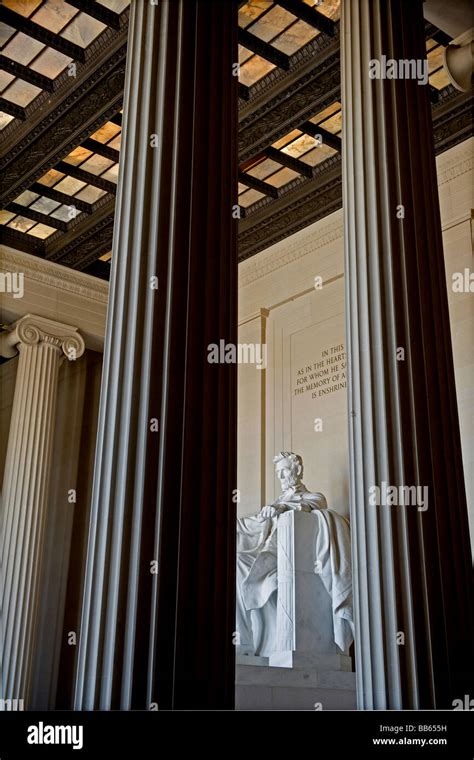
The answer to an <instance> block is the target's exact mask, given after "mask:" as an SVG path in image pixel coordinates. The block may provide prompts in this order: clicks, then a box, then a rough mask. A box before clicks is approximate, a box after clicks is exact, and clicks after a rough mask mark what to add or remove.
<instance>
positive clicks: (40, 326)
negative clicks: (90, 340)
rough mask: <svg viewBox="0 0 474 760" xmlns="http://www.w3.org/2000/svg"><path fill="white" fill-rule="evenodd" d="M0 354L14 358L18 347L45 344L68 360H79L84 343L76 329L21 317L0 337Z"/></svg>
mask: <svg viewBox="0 0 474 760" xmlns="http://www.w3.org/2000/svg"><path fill="white" fill-rule="evenodd" d="M0 340H1V343H0V353H1V355H2V356H4V357H6V358H10V357H12V356H15V354H16V353H17V351H18V350H19V346H20V345H26V346H34V345H39V344H41V343H46V344H48V345H50V346H53V347H54V348H56V349H57V350H58V351H60V352H61V353H63V354H64V355H65V356H66V357H67V358H68V359H79V358H80V357H81V356H82V354H83V353H84V350H85V343H84V339H83V337H82V335H81V334H80V333H79V329H78V328H77V327H72V326H71V325H65V324H62V323H61V322H55V321H53V320H52V319H45V318H44V317H38V316H36V315H34V314H27V315H26V316H25V317H22V318H21V319H19V320H18V321H17V322H15V323H14V324H13V325H11V327H10V329H9V330H8V331H7V332H6V333H4V334H3V335H1V336H0Z"/></svg>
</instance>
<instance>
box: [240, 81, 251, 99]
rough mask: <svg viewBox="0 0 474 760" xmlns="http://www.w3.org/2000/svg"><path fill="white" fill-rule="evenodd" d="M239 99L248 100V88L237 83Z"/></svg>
mask: <svg viewBox="0 0 474 760" xmlns="http://www.w3.org/2000/svg"><path fill="white" fill-rule="evenodd" d="M239 98H242V100H250V88H249V87H247V86H246V85H245V84H242V82H239Z"/></svg>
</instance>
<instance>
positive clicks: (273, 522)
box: [237, 483, 353, 656]
mask: <svg viewBox="0 0 474 760" xmlns="http://www.w3.org/2000/svg"><path fill="white" fill-rule="evenodd" d="M272 506H274V507H276V508H277V509H278V507H286V508H287V509H298V510H303V511H306V512H311V515H312V516H314V519H317V520H318V523H319V524H318V531H317V537H316V542H315V543H316V545H315V550H314V561H315V563H316V562H318V565H315V568H317V570H318V571H319V575H320V577H321V580H322V581H323V583H324V586H325V588H326V590H327V591H328V593H329V595H330V596H331V599H332V610H333V628H334V641H335V643H336V644H337V645H338V646H339V647H340V649H341V650H343V651H347V649H348V648H349V646H350V644H351V643H352V640H353V633H352V631H353V625H352V574H351V547H350V533H349V523H348V521H347V520H346V519H345V518H344V517H342V516H341V515H339V514H338V513H337V512H334V511H333V510H331V509H328V508H327V502H326V499H325V497H324V496H323V494H321V493H310V492H308V491H306V488H305V486H304V485H303V484H302V483H301V484H300V485H299V486H297V487H295V488H290V489H289V490H287V491H285V492H284V493H283V494H282V495H281V496H280V497H279V498H278V499H277V500H276V501H275V502H274V503H273V505H272ZM277 525H278V516H276V517H272V518H271V519H267V520H263V519H262V518H261V517H258V515H255V516H250V517H239V518H238V519H237V631H238V633H239V634H240V651H243V652H251V653H255V654H257V655H263V656H268V655H269V654H270V653H271V652H272V651H274V642H275V636H276V591H277V585H278V582H277Z"/></svg>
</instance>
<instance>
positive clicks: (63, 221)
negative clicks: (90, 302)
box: [0, 0, 472, 278]
mask: <svg viewBox="0 0 474 760" xmlns="http://www.w3.org/2000/svg"><path fill="white" fill-rule="evenodd" d="M239 5H240V7H239V43H240V44H239V64H240V69H239V96H240V97H239V187H238V198H239V206H240V216H241V218H240V221H239V258H240V260H243V259H245V258H247V257H248V256H252V255H254V254H255V253H257V252H258V251H259V250H262V249H263V248H265V247H267V246H268V245H271V244H272V243H274V242H277V241H278V240H281V239H282V238H283V237H285V236H287V235H289V234H292V233H293V232H295V231H296V230H298V229H301V228H302V227H304V226H306V225H307V224H310V223H311V222H313V221H315V220H317V219H319V218H321V217H323V216H325V215H327V214H329V213H331V212H332V211H334V210H336V209H337V208H340V206H341V203H342V199H341V129H342V118H343V115H342V113H341V95H340V68H339V63H340V61H339V12H340V2H339V0H325V2H320V3H319V4H317V3H314V2H313V1H312V0H281V2H278V3H273V2H270V1H269V0H252V1H250V0H249V1H248V2H241V3H240V4H239ZM316 6H317V7H316ZM128 17H129V0H97V1H94V0H68V2H66V1H65V0H3V6H2V7H1V8H0V20H1V22H2V23H1V27H0V34H1V44H2V49H1V55H0V91H1V94H0V150H1V158H0V171H1V180H0V209H1V211H0V239H1V240H2V242H4V243H5V244H7V245H9V246H11V247H13V248H17V249H19V250H23V251H27V252H29V253H32V254H35V255H38V256H41V257H44V258H47V259H49V260H51V261H57V262H59V263H61V264H63V265H65V266H69V267H73V268H76V269H80V270H83V271H87V272H89V273H91V274H95V275H97V276H100V277H105V278H106V277H108V275H109V271H110V258H111V254H110V251H111V244H112V231H113V220H114V206H115V193H116V186H117V179H118V168H119V161H120V141H121V131H122V107H123V103H122V100H123V87H124V73H125V58H126V45H127V28H128ZM449 41H450V38H449V37H447V36H446V35H445V34H444V33H443V32H440V31H439V30H438V29H437V28H436V27H434V26H432V25H431V24H428V23H427V24H426V49H427V59H428V66H429V72H430V77H429V81H430V92H431V100H432V111H433V129H434V137H435V146H436V150H437V152H442V151H443V150H446V149H447V148H449V147H451V146H452V145H454V144H456V143H457V142H460V141H461V140H464V139H466V138H467V137H468V136H469V135H470V134H471V132H472V125H471V115H470V108H471V98H470V96H468V95H466V94H464V93H460V92H457V91H456V90H454V88H453V87H452V86H451V85H450V84H449V82H448V80H447V77H446V74H445V73H444V71H443V68H442V55H443V48H444V46H445V45H446V44H447V43H448V42H449Z"/></svg>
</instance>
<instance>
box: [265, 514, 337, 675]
mask: <svg viewBox="0 0 474 760" xmlns="http://www.w3.org/2000/svg"><path fill="white" fill-rule="evenodd" d="M318 529H319V521H318V518H317V515H316V514H313V513H311V512H296V511H293V510H292V511H290V512H285V513H284V514H283V515H281V517H280V518H279V519H278V602H277V624H276V627H277V631H276V649H275V652H274V653H273V654H271V655H270V658H269V664H270V665H271V666H275V667H279V668H294V667H298V664H300V665H302V666H303V667H308V666H309V667H310V666H311V664H314V666H315V667H317V668H318V669H323V670H350V669H351V662H350V657H348V656H345V655H346V653H341V651H340V649H339V647H337V646H336V644H335V643H334V630H333V617H332V600H331V597H330V596H329V594H328V592H327V590H326V588H325V586H324V584H323V582H322V580H321V578H320V576H319V575H318V573H317V570H318V567H317V565H315V545H316V537H317V531H318Z"/></svg>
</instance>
